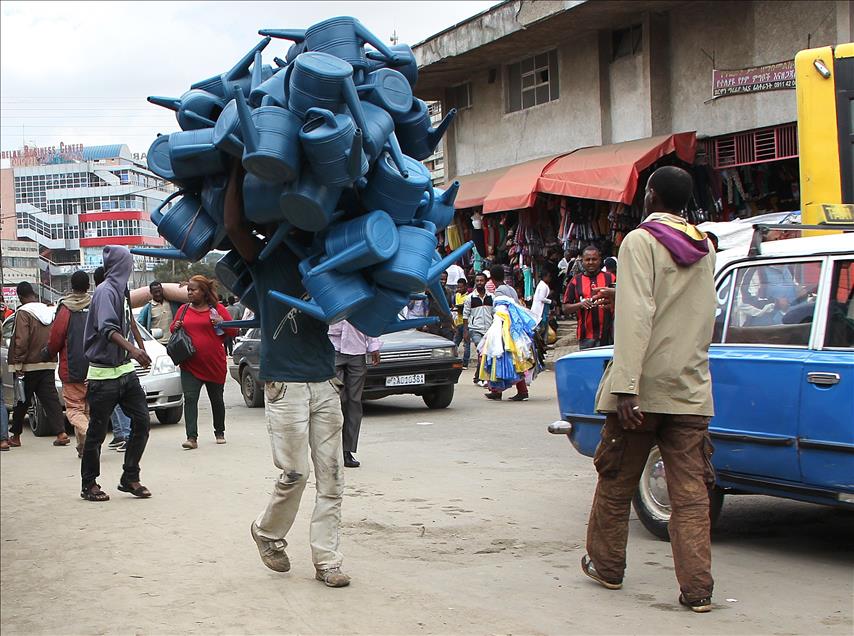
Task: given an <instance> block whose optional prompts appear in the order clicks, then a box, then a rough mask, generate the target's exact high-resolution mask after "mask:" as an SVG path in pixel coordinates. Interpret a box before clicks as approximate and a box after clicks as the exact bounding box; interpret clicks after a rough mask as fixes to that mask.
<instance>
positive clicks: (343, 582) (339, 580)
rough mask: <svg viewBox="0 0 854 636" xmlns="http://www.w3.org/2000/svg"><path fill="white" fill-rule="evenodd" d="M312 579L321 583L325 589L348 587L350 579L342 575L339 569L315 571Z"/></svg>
mask: <svg viewBox="0 0 854 636" xmlns="http://www.w3.org/2000/svg"><path fill="white" fill-rule="evenodd" d="M314 578H316V579H317V580H318V581H321V582H322V583H323V584H324V585H326V587H347V586H348V585H350V577H349V576H347V575H346V574H344V573H343V572H342V571H341V568H327V569H325V570H315V572H314Z"/></svg>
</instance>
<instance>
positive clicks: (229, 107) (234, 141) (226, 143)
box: [212, 99, 244, 159]
mask: <svg viewBox="0 0 854 636" xmlns="http://www.w3.org/2000/svg"><path fill="white" fill-rule="evenodd" d="M212 141H213V144H214V146H216V147H217V148H219V149H220V150H221V151H223V152H225V153H227V154H229V155H231V156H232V157H237V158H238V159H242V158H243V152H244V148H243V138H242V136H241V133H240V116H239V115H238V114H237V101H236V100H234V99H232V100H231V101H230V102H228V104H226V105H225V108H223V110H222V112H221V113H220V115H219V118H217V120H216V125H215V126H214V132H213V140H212Z"/></svg>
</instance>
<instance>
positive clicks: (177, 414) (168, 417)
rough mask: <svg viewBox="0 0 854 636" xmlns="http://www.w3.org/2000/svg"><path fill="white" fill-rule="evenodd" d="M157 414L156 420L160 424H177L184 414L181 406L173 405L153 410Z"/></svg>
mask: <svg viewBox="0 0 854 636" xmlns="http://www.w3.org/2000/svg"><path fill="white" fill-rule="evenodd" d="M154 415H156V416H157V421H158V422H160V423H161V424H177V423H178V422H180V421H181V418H182V417H183V416H184V407H183V406H173V407H171V408H168V409H157V410H156V411H154Z"/></svg>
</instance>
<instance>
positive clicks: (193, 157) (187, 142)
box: [169, 128, 226, 179]
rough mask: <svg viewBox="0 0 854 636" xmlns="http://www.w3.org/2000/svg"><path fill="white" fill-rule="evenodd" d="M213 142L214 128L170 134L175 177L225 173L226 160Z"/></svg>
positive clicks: (170, 151)
mask: <svg viewBox="0 0 854 636" xmlns="http://www.w3.org/2000/svg"><path fill="white" fill-rule="evenodd" d="M213 140H214V129H213V128H204V129H202V130H185V131H182V132H174V133H172V134H170V135H169V158H170V160H171V163H172V171H173V172H174V173H175V177H177V178H179V179H186V178H188V177H204V176H207V175H212V174H220V173H223V172H225V165H226V164H225V158H224V157H223V155H222V152H221V151H220V150H219V148H217V147H216V145H215V144H214V142H213Z"/></svg>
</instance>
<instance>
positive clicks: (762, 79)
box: [712, 60, 795, 97]
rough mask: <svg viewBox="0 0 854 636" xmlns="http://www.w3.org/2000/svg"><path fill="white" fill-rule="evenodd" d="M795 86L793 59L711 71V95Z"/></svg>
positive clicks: (774, 89) (725, 95) (724, 95)
mask: <svg viewBox="0 0 854 636" xmlns="http://www.w3.org/2000/svg"><path fill="white" fill-rule="evenodd" d="M794 87H795V61H794V60H789V61H788V62H777V63H776V64H766V65H764V66H751V67H750V68H741V69H735V70H729V71H722V70H719V69H715V70H713V71H712V95H713V96H714V97H727V96H728V95H741V94H743V93H763V92H765V91H779V90H783V89H786V88H794Z"/></svg>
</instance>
